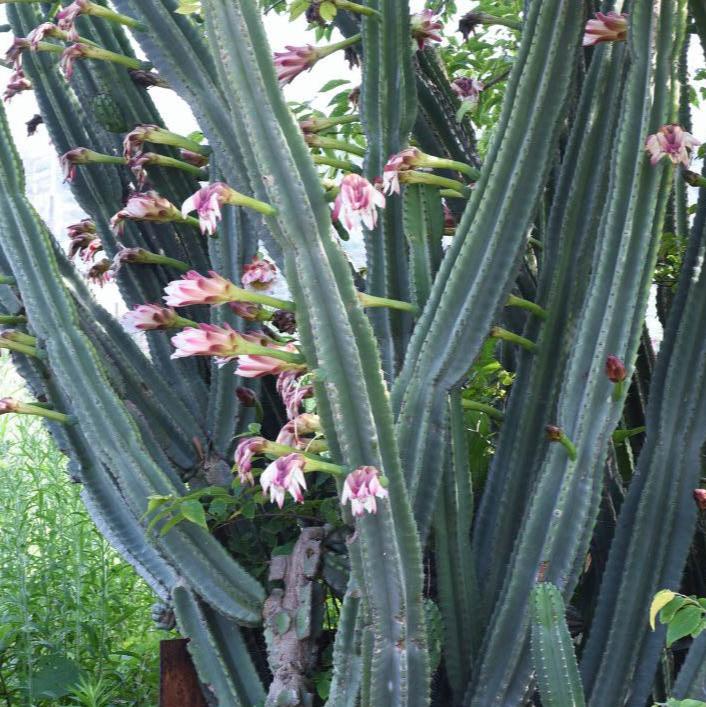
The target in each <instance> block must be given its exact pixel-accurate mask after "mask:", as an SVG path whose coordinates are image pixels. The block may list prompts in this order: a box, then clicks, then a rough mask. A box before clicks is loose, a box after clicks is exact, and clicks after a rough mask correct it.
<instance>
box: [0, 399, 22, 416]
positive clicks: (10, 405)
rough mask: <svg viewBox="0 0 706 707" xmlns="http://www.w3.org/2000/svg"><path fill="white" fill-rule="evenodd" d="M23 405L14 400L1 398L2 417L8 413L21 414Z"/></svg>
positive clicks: (0, 411) (0, 409)
mask: <svg viewBox="0 0 706 707" xmlns="http://www.w3.org/2000/svg"><path fill="white" fill-rule="evenodd" d="M20 405H21V403H20V402H19V400H15V399H14V398H0V415H5V414H7V413H8V412H19V411H20Z"/></svg>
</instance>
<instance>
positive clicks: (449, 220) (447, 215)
mask: <svg viewBox="0 0 706 707" xmlns="http://www.w3.org/2000/svg"><path fill="white" fill-rule="evenodd" d="M455 228H456V217H455V216H454V215H453V213H452V212H451V209H450V208H449V207H448V204H446V203H444V231H453V230H454V229H455Z"/></svg>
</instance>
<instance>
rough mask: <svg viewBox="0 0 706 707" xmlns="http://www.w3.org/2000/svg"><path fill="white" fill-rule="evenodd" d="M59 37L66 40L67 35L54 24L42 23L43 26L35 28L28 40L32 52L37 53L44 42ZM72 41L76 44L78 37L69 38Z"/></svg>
mask: <svg viewBox="0 0 706 707" xmlns="http://www.w3.org/2000/svg"><path fill="white" fill-rule="evenodd" d="M56 36H58V37H59V38H64V37H66V34H65V32H64V31H63V30H61V29H60V28H59V27H57V26H56V25H55V24H54V23H52V22H42V24H41V25H38V26H37V27H35V28H34V29H33V30H32V31H31V32H30V33H29V34H28V35H27V39H28V40H29V46H30V49H32V51H37V48H38V47H39V43H40V42H43V41H44V40H45V39H46V38H47V37H56ZM69 39H71V41H73V42H75V41H76V40H77V39H78V36H77V35H75V34H74V35H71V36H70V37H69Z"/></svg>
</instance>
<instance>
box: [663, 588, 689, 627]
mask: <svg viewBox="0 0 706 707" xmlns="http://www.w3.org/2000/svg"><path fill="white" fill-rule="evenodd" d="M687 601H688V599H687V598H686V597H683V596H679V595H677V596H675V597H674V599H672V601H670V602H669V603H668V604H667V605H666V606H665V607H664V608H663V609H662V611H660V612H659V620H660V623H663V624H668V623H669V622H670V621H671V620H672V619H673V618H674V614H676V613H677V611H679V609H681V608H682V606H684V604H686V603H687Z"/></svg>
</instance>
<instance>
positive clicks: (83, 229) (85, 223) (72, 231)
mask: <svg viewBox="0 0 706 707" xmlns="http://www.w3.org/2000/svg"><path fill="white" fill-rule="evenodd" d="M95 233H96V224H95V223H94V222H93V221H92V220H91V219H90V218H85V219H82V220H81V221H79V222H78V223H73V224H71V225H70V226H67V227H66V234H67V235H68V237H69V238H72V239H73V238H77V237H78V236H85V235H95Z"/></svg>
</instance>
